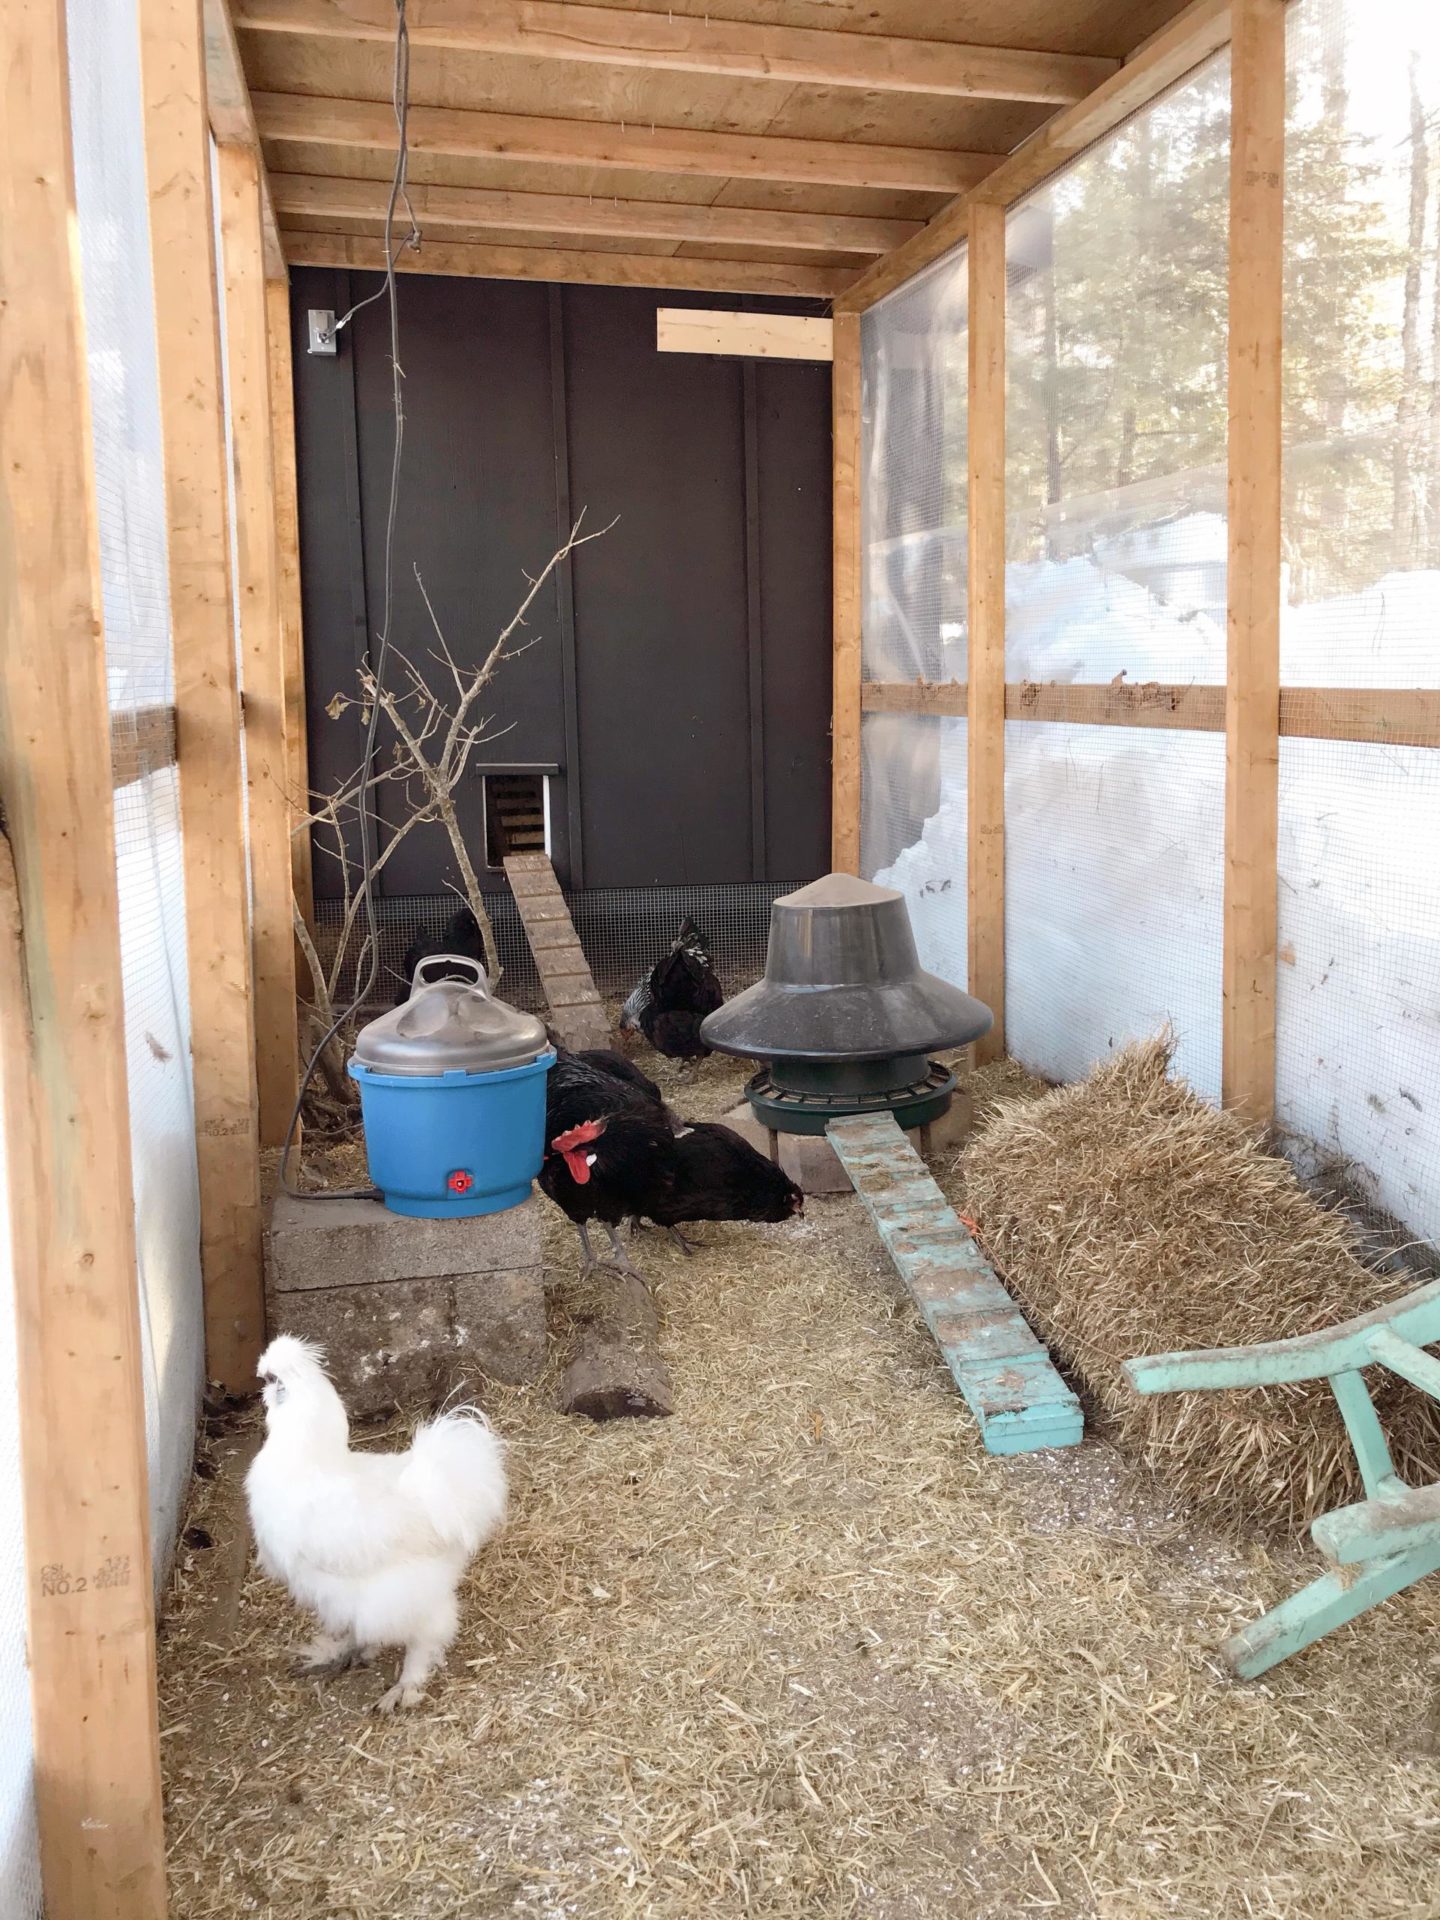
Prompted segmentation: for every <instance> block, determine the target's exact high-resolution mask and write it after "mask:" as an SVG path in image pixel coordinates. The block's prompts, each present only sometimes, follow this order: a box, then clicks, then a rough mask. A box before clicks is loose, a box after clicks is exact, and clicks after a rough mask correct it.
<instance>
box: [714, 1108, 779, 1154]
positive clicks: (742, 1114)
mask: <svg viewBox="0 0 1440 1920" xmlns="http://www.w3.org/2000/svg"><path fill="white" fill-rule="evenodd" d="M721 1125H722V1126H726V1127H729V1129H730V1131H731V1132H732V1133H738V1134H739V1136H740V1138H741V1139H742V1140H745V1141H748V1143H749V1144H750V1145H751V1146H752V1147H754V1149H755V1151H756V1152H757V1153H763V1154H764V1155H765V1158H766V1159H767V1160H774V1159H775V1158H776V1157H777V1156H778V1154H779V1147H778V1145H777V1144H776V1143H777V1140H778V1138H779V1136H778V1135H777V1134H773V1133H772V1132H771V1131H770V1129H769V1127H767V1126H766V1125H765V1123H764V1121H763V1120H758V1119H757V1118H756V1116H755V1109H754V1108H753V1107H752V1106H751V1104H750V1102H749V1101H748V1100H742V1101H741V1102H740V1104H739V1106H738V1107H732V1108H731V1109H730V1111H729V1112H728V1113H727V1114H726V1115H725V1118H724V1120H723V1121H722V1122H721Z"/></svg>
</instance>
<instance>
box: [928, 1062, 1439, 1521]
mask: <svg viewBox="0 0 1440 1920" xmlns="http://www.w3.org/2000/svg"><path fill="white" fill-rule="evenodd" d="M1170 1059H1171V1053H1170V1047H1169V1043H1168V1041H1167V1040H1166V1039H1164V1038H1163V1037H1162V1038H1160V1039H1157V1040H1152V1041H1149V1042H1145V1043H1141V1044H1139V1045H1135V1046H1131V1047H1129V1048H1126V1049H1125V1050H1124V1051H1123V1052H1121V1053H1118V1054H1116V1055H1115V1056H1114V1058H1113V1059H1111V1060H1109V1061H1108V1062H1106V1063H1105V1064H1104V1065H1102V1066H1101V1067H1099V1068H1097V1069H1096V1071H1095V1072H1094V1073H1093V1074H1092V1075H1091V1076H1090V1078H1089V1079H1088V1080H1085V1081H1082V1082H1080V1083H1079V1084H1077V1085H1075V1086H1070V1087H1062V1088H1058V1089H1056V1090H1055V1091H1053V1092H1051V1093H1048V1094H1047V1095H1046V1096H1045V1097H1044V1098H1043V1099H1041V1100H1038V1101H1033V1102H1024V1103H1020V1104H1015V1103H1011V1104H1008V1105H1006V1106H1004V1107H1002V1109H1001V1110H1000V1112H999V1114H998V1116H997V1117H996V1118H995V1119H994V1120H993V1122H992V1124H990V1125H989V1126H987V1127H986V1128H985V1129H984V1131H983V1132H982V1133H981V1134H980V1136H979V1137H978V1139H977V1140H976V1141H975V1142H974V1144H973V1145H972V1146H971V1148H970V1149H969V1151H968V1152H967V1153H966V1154H965V1156H964V1163H963V1168H962V1172H963V1179H964V1184H965V1191H966V1193H967V1195H968V1197H969V1204H970V1209H971V1212H972V1214H973V1216H974V1218H975V1219H976V1221H977V1223H978V1225H979V1227H980V1229H981V1234H982V1237H983V1239H984V1241H985V1245H986V1247H987V1249H988V1250H989V1252H990V1254H991V1256H992V1258H993V1259H994V1260H995V1261H996V1262H997V1264H998V1266H999V1268H1000V1270H1001V1272H1002V1273H1003V1276H1004V1278H1005V1280H1006V1282H1007V1284H1008V1285H1009V1286H1010V1288H1011V1290H1012V1292H1013V1293H1014V1294H1015V1295H1016V1296H1017V1298H1018V1299H1019V1300H1020V1301H1021V1302H1022V1304H1023V1305H1024V1307H1025V1309H1026V1311H1027V1313H1028V1314H1029V1316H1030V1318H1031V1320H1032V1322H1033V1323H1034V1325H1035V1327H1036V1330H1037V1331H1038V1332H1039V1334H1040V1335H1041V1337H1042V1338H1043V1339H1045V1340H1046V1341H1047V1342H1049V1343H1050V1344H1051V1345H1052V1347H1053V1349H1054V1351H1055V1352H1056V1354H1057V1356H1058V1357H1059V1358H1060V1359H1061V1360H1062V1361H1063V1362H1065V1363H1066V1364H1068V1366H1069V1367H1070V1368H1071V1369H1072V1370H1073V1373H1074V1376H1075V1378H1076V1380H1077V1381H1078V1383H1079V1384H1080V1386H1081V1387H1082V1388H1083V1389H1084V1390H1086V1391H1087V1392H1088V1394H1089V1395H1090V1397H1091V1398H1092V1399H1093V1401H1094V1402H1095V1403H1096V1405H1097V1407H1098V1409H1099V1410H1100V1412H1101V1414H1102V1417H1103V1419H1104V1422H1105V1424H1106V1426H1107V1428H1108V1430H1109V1431H1110V1432H1111V1434H1113V1436H1114V1437H1115V1439H1116V1440H1117V1442H1118V1443H1119V1445H1120V1446H1121V1447H1122V1448H1123V1449H1124V1450H1125V1451H1126V1452H1127V1453H1131V1452H1133V1453H1134V1454H1136V1455H1138V1456H1139V1457H1140V1458H1141V1459H1143V1460H1144V1461H1145V1462H1146V1463H1147V1464H1148V1465H1150V1466H1151V1467H1153V1468H1154V1469H1155V1471H1156V1472H1157V1473H1159V1474H1160V1475H1161V1476H1162V1477H1163V1478H1164V1480H1165V1482H1166V1484H1167V1485H1169V1486H1172V1487H1174V1488H1176V1489H1177V1490H1178V1491H1181V1492H1183V1493H1185V1494H1186V1495H1187V1496H1190V1497H1192V1498H1193V1499H1194V1500H1195V1501H1197V1502H1198V1503H1200V1504H1201V1505H1202V1506H1203V1509H1204V1511H1205V1513H1206V1515H1207V1516H1209V1517H1212V1518H1219V1519H1224V1520H1227V1521H1233V1522H1237V1523H1242V1524H1245V1525H1253V1526H1261V1527H1268V1528H1275V1529H1288V1530H1294V1529H1298V1528H1301V1527H1303V1526H1304V1525H1305V1524H1306V1523H1308V1521H1309V1520H1311V1519H1312V1518H1313V1517H1314V1516H1315V1515H1316V1514H1317V1513H1320V1512H1323V1511H1325V1510H1326V1509H1327V1508H1330V1507H1335V1506H1339V1505H1341V1504H1342V1503H1343V1502H1345V1501H1346V1500H1351V1499H1358V1498H1360V1497H1361V1495H1362V1488H1361V1485H1360V1480H1359V1474H1358V1472H1357V1471H1356V1468H1355V1462H1354V1455H1353V1451H1352V1449H1351V1446H1350V1443H1349V1441H1348V1439H1347V1437H1346V1434H1345V1429H1344V1426H1343V1423H1342V1422H1341V1419H1340V1416H1339V1413H1338V1411H1337V1410H1336V1407H1335V1403H1334V1400H1333V1398H1332V1396H1331V1394H1330V1391H1329V1389H1328V1387H1327V1386H1326V1385H1325V1383H1324V1382H1323V1381H1320V1382H1318V1383H1314V1384H1302V1385H1297V1386H1293V1387H1276V1388H1266V1389H1263V1390H1258V1391H1252V1392H1246V1393H1231V1394H1216V1393H1203V1394H1202V1393H1193V1394H1171V1395H1161V1396H1155V1397H1142V1396H1140V1395H1138V1394H1135V1393H1133V1392H1132V1391H1131V1389H1130V1388H1129V1387H1128V1385H1127V1384H1126V1382H1125V1380H1124V1378H1123V1375H1122V1374H1121V1371H1120V1368H1121V1363H1122V1361H1124V1360H1127V1359H1130V1358H1132V1357H1134V1356H1136V1355H1140V1354H1150V1353H1165V1352H1170V1351H1173V1350H1175V1349H1179V1348H1191V1347H1225V1346H1244V1345H1249V1344H1251V1343H1253V1342H1256V1341H1261V1340H1281V1339H1286V1338H1288V1337H1290V1336H1291V1335H1294V1334H1302V1333H1313V1332H1316V1331H1318V1330H1319V1329H1320V1328H1322V1327H1325V1326H1328V1325H1332V1324H1333V1323H1335V1322H1336V1321H1339V1320H1346V1319H1349V1318H1350V1317H1351V1316H1352V1315H1353V1314H1357V1313H1363V1312H1366V1311H1367V1310H1369V1309H1370V1308H1372V1307H1375V1306H1377V1305H1379V1304H1381V1303H1382V1302H1383V1301H1384V1300H1385V1299H1387V1298H1390V1297H1392V1296H1393V1295H1394V1294H1395V1293H1396V1292H1398V1291H1403V1290H1404V1284H1403V1281H1402V1280H1398V1279H1396V1278H1393V1277H1385V1278H1382V1277H1381V1276H1380V1275H1378V1274H1376V1273H1374V1272H1372V1271H1371V1270H1370V1269H1368V1268H1367V1267H1366V1266H1364V1265H1363V1264H1362V1263H1361V1261H1360V1260H1359V1259H1358V1258H1357V1257H1356V1255H1357V1244H1358V1243H1357V1239H1356V1236H1355V1234H1354V1232H1353V1230H1352V1229H1351V1228H1350V1227H1349V1225H1348V1224H1347V1223H1346V1221H1345V1220H1344V1219H1343V1218H1342V1216H1341V1215H1340V1214H1338V1213H1335V1212H1332V1211H1330V1210H1328V1209H1327V1208H1325V1207H1323V1206H1321V1205H1320V1204H1319V1202H1318V1201H1316V1200H1315V1199H1313V1198H1312V1197H1311V1196H1310V1195H1309V1194H1308V1193H1306V1192H1305V1190H1304V1189H1303V1188H1302V1187H1301V1185H1300V1184H1299V1182H1298V1181H1297V1179H1296V1178H1295V1175H1294V1174H1293V1172H1292V1171H1291V1169H1290V1168H1289V1166H1288V1165H1287V1164H1286V1162H1285V1161H1283V1160H1280V1159H1278V1158H1276V1157H1274V1156H1272V1155H1270V1154H1268V1153H1266V1152H1264V1151H1262V1150H1261V1148H1260V1147H1259V1146H1258V1145H1257V1144H1256V1142H1255V1141H1254V1139H1253V1138H1252V1137H1251V1135H1250V1134H1249V1133H1248V1132H1247V1131H1246V1129H1245V1128H1244V1127H1243V1126H1242V1125H1241V1124H1240V1122H1239V1121H1237V1120H1236V1119H1235V1118H1234V1117H1233V1116H1232V1115H1229V1114H1225V1113H1220V1112H1217V1111H1216V1110H1215V1109H1214V1108H1213V1107H1210V1106H1208V1105H1207V1104H1206V1103H1205V1102H1204V1101H1203V1100H1201V1099H1200V1098H1199V1097H1198V1096H1197V1095H1196V1094H1195V1093H1193V1092H1192V1091H1191V1090H1190V1088H1189V1087H1187V1086H1186V1085H1185V1084H1184V1083H1183V1082H1181V1081H1178V1080H1175V1079H1173V1078H1171V1076H1170V1072H1169V1068H1170ZM1411 1284H1413V1281H1412V1282H1411ZM1370 1384H1371V1389H1372V1393H1373V1394H1374V1398H1375V1403H1376V1407H1377V1410H1378V1412H1379V1414H1380V1418H1381V1420H1382V1422H1383V1424H1384V1426H1385V1429H1386V1432H1387V1434H1388V1436H1389V1438H1390V1442H1391V1446H1392V1449H1393V1451H1394V1453H1395V1457H1396V1461H1397V1464H1399V1465H1400V1466H1401V1468H1402V1471H1405V1470H1408V1471H1409V1472H1410V1473H1411V1474H1413V1475H1416V1476H1418V1477H1420V1478H1422V1479H1434V1478H1436V1477H1440V1421H1437V1419H1436V1410H1435V1408H1434V1405H1433V1403H1432V1402H1431V1401H1429V1400H1427V1399H1426V1398H1425V1396H1424V1395H1423V1394H1420V1393H1418V1392H1417V1391H1416V1390H1415V1389H1414V1388H1412V1387H1409V1386H1407V1385H1406V1384H1405V1383H1404V1382H1403V1381H1400V1380H1397V1379H1395V1377H1394V1376H1393V1375H1390V1374H1383V1373H1380V1372H1379V1371H1378V1370H1376V1371H1373V1372H1372V1374H1371V1375H1370Z"/></svg>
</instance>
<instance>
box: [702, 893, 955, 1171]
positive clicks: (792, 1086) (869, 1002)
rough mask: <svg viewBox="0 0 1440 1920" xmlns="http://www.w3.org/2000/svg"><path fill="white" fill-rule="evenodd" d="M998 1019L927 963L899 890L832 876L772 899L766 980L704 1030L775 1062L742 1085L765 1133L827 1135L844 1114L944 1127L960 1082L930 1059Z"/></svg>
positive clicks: (719, 1045)
mask: <svg viewBox="0 0 1440 1920" xmlns="http://www.w3.org/2000/svg"><path fill="white" fill-rule="evenodd" d="M991 1024H992V1015H991V1012H990V1009H989V1008H988V1007H986V1006H983V1005H982V1004H981V1002H980V1001H978V1000H975V999H972V998H971V996H970V995H969V994H968V993H962V992H961V990H960V989H959V988H958V987H952V986H951V985H950V984H949V983H948V981H945V980H941V979H940V978H939V977H938V976H937V975H935V974H933V973H926V972H925V971H924V969H923V968H922V967H921V965H920V959H919V955H918V954H917V953H916V951H915V935H914V932H913V931H912V929H911V926H910V915H909V911H908V909H907V908H906V905H905V899H904V896H903V895H902V894H899V893H895V892H893V891H892V890H891V889H890V888H888V887H877V886H873V885H872V884H871V883H870V882H869V881H868V880H857V879H855V878H854V877H853V876H852V875H850V874H845V873H831V874H827V875H826V877H825V878H824V879H823V880H816V881H814V882H813V883H812V884H811V885H810V886H808V887H801V888H800V890H799V892H797V893H790V894H786V895H785V896H784V897H783V898H782V899H779V900H777V901H775V903H774V905H773V906H772V907H771V909H770V944H769V950H768V952H767V955H766V960H765V977H764V979H763V980H760V981H759V982H757V984H756V985H755V986H753V987H750V988H749V989H748V990H747V991H746V992H744V993H742V994H739V995H737V997H736V998H735V999H734V1000H731V1001H729V1002H728V1003H727V1004H726V1005H725V1006H723V1007H721V1008H720V1009H719V1011H718V1012H716V1013H712V1014H711V1015H710V1017H709V1018H708V1019H707V1020H706V1022H705V1024H704V1026H703V1027H702V1028H701V1030H700V1031H701V1037H702V1038H703V1039H704V1041H705V1043H706V1044H707V1046H711V1047H713V1048H714V1049H715V1050H716V1052H717V1053H731V1054H739V1055H740V1056H742V1057H743V1058H745V1059H750V1060H763V1061H764V1062H765V1063H766V1064H765V1065H764V1066H763V1067H762V1068H761V1070H760V1071H759V1072H758V1073H757V1074H756V1075H755V1077H754V1078H753V1079H752V1080H751V1081H750V1083H749V1085H748V1086H747V1088H746V1090H745V1091H746V1095H747V1097H748V1099H749V1101H750V1105H751V1107H752V1108H753V1110H754V1112H755V1115H756V1118H757V1119H759V1120H760V1121H761V1123H762V1124H763V1125H764V1126H766V1127H768V1128H770V1129H772V1130H773V1131H774V1132H777V1133H804V1134H823V1133H824V1131H825V1128H826V1126H827V1125H828V1123H829V1122H830V1121H831V1120H835V1119H838V1118H840V1117H841V1116H842V1115H846V1114H857V1113H861V1114H863V1113H893V1114H894V1116H895V1118H896V1120H897V1121H898V1122H899V1123H900V1125H901V1126H902V1127H922V1126H928V1125H930V1124H931V1123H932V1122H934V1121H935V1120H938V1119H939V1118H940V1116H941V1115H942V1114H943V1113H945V1112H946V1111H947V1109H948V1108H949V1106H950V1101H951V1098H952V1097H953V1095H954V1092H955V1075H954V1074H953V1073H952V1072H951V1071H950V1069H949V1068H948V1067H945V1066H942V1065H941V1064H940V1062H939V1061H936V1060H932V1059H931V1058H930V1057H929V1056H930V1054H931V1052H932V1051H933V1050H937V1049H940V1048H946V1047H961V1046H965V1045H967V1044H968V1043H969V1042H970V1041H972V1040H978V1039H979V1038H980V1036H981V1035H982V1034H984V1033H988V1032H989V1030H990V1026H991Z"/></svg>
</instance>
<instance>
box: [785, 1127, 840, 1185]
mask: <svg viewBox="0 0 1440 1920" xmlns="http://www.w3.org/2000/svg"><path fill="white" fill-rule="evenodd" d="M776 1138H777V1139H778V1140H779V1142H780V1165H781V1166H782V1167H783V1168H784V1170H785V1172H786V1173H788V1174H789V1176H790V1178H791V1179H792V1180H793V1181H794V1182H795V1184H796V1186H797V1187H799V1189H800V1191H801V1192H802V1193H813V1194H823V1193H849V1192H850V1191H851V1186H852V1182H851V1179H850V1176H849V1174H848V1173H846V1171H845V1169H844V1167H842V1166H841V1164H840V1156H839V1155H838V1154H837V1153H836V1151H835V1149H834V1148H833V1147H832V1146H831V1144H830V1142H829V1141H828V1140H827V1139H826V1138H825V1136H824V1134H821V1133H781V1134H777V1135H776Z"/></svg>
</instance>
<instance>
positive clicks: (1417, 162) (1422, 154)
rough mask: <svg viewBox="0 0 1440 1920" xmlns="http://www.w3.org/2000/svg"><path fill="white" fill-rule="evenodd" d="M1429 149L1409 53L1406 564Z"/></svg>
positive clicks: (1398, 458) (1400, 416)
mask: <svg viewBox="0 0 1440 1920" xmlns="http://www.w3.org/2000/svg"><path fill="white" fill-rule="evenodd" d="M1429 171H1430V169H1429V153H1428V150H1427V146H1426V140H1425V106H1424V102H1423V101H1422V100H1421V98H1420V77H1419V55H1418V54H1416V53H1413V52H1412V53H1411V55H1410V230H1409V234H1408V238H1407V251H1406V256H1405V309H1404V318H1403V320H1402V322H1401V327H1400V356H1401V368H1402V370H1401V387H1400V402H1399V405H1398V407H1397V409H1396V420H1395V427H1396V433H1395V457H1394V479H1393V493H1394V520H1395V527H1394V545H1393V550H1392V563H1393V564H1395V565H1403V564H1404V562H1405V561H1406V560H1407V559H1408V558H1409V557H1410V556H1411V555H1412V554H1413V553H1414V552H1415V548H1416V544H1417V542H1416V531H1417V521H1418V518H1419V514H1418V511H1417V503H1416V497H1415V456H1416V453H1417V451H1418V444H1417V443H1418V428H1419V419H1420V271H1421V265H1422V258H1423V255H1424V250H1425V207H1426V202H1427V199H1428V197H1429V186H1430V182H1429Z"/></svg>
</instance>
